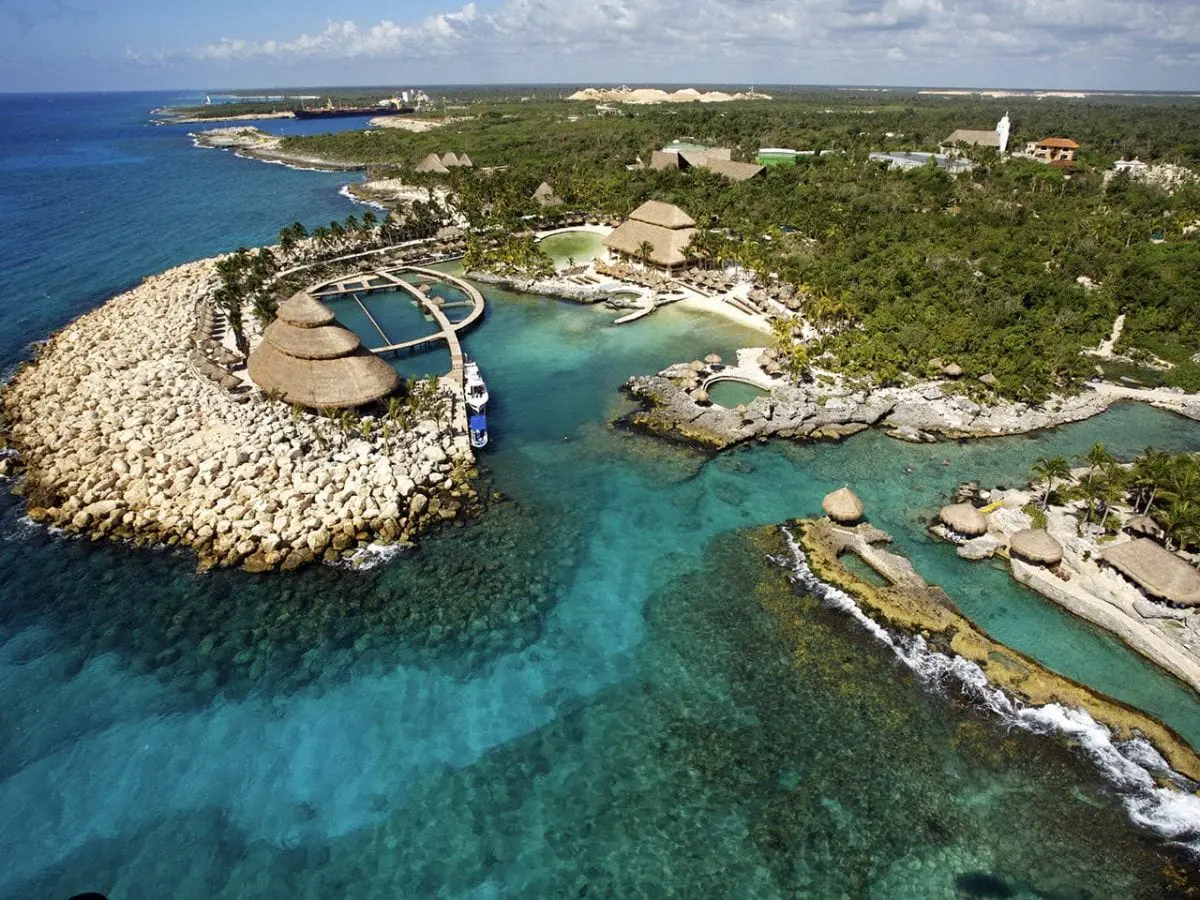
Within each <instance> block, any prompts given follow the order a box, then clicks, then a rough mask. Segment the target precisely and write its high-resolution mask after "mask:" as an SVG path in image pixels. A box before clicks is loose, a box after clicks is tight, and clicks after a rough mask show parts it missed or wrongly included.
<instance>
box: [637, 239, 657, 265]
mask: <svg viewBox="0 0 1200 900" xmlns="http://www.w3.org/2000/svg"><path fill="white" fill-rule="evenodd" d="M637 251H638V256H640V257H641V259H642V268H643V269H645V268H646V267H647V264H648V263H649V262H650V254H651V253H653V252H654V245H653V244H652V243H650V242H649V241H642V242H641V243H640V244H638V248H637Z"/></svg>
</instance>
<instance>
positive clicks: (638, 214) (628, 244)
mask: <svg viewBox="0 0 1200 900" xmlns="http://www.w3.org/2000/svg"><path fill="white" fill-rule="evenodd" d="M695 233H696V223H695V222H694V221H692V217H691V216H689V215H688V214H687V213H685V212H684V211H683V210H682V209H680V208H679V207H678V206H673V205H671V204H670V203H662V202H660V201H658V200H647V201H646V202H645V203H643V204H642V205H641V206H639V207H638V208H637V209H635V210H634V211H633V212H632V213H631V214H630V216H629V218H628V219H626V220H625V221H624V222H623V223H621V225H620V227H618V228H617V229H616V230H615V231H613V232H612V233H611V234H610V235H608V237H606V238H605V239H604V246H605V247H607V248H608V249H609V250H611V251H613V252H614V253H616V254H617V255H619V256H624V257H628V258H630V259H635V260H637V261H639V262H645V263H648V264H650V265H654V266H659V267H660V268H664V269H673V268H676V267H678V266H682V265H683V264H684V263H685V262H687V257H686V256H685V255H684V252H683V251H684V248H685V247H687V245H688V244H689V243H690V242H691V240H692V235H693V234H695ZM643 251H645V253H644V255H643Z"/></svg>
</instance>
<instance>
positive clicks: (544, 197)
mask: <svg viewBox="0 0 1200 900" xmlns="http://www.w3.org/2000/svg"><path fill="white" fill-rule="evenodd" d="M533 199H534V200H536V201H537V202H538V204H539V205H541V206H559V205H561V204H562V202H563V201H562V198H561V197H559V196H558V195H557V194H555V193H554V188H552V187H550V185H549V184H548V183H547V182H545V181H543V182H542V183H541V184H539V185H538V186H537V190H536V191H534V192H533Z"/></svg>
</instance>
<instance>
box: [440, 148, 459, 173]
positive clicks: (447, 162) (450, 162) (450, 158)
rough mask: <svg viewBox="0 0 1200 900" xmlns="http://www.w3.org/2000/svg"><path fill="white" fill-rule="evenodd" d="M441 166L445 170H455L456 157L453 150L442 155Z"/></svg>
mask: <svg viewBox="0 0 1200 900" xmlns="http://www.w3.org/2000/svg"><path fill="white" fill-rule="evenodd" d="M442 165H443V166H445V167H446V168H447V169H457V168H458V157H457V156H455V155H454V151H453V150H447V151H446V152H445V153H444V154H443V155H442Z"/></svg>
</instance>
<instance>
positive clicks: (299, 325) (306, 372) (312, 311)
mask: <svg viewBox="0 0 1200 900" xmlns="http://www.w3.org/2000/svg"><path fill="white" fill-rule="evenodd" d="M248 368H249V371H250V378H251V379H253V381H254V383H255V384H257V385H258V386H259V387H260V388H262V389H263V390H264V391H266V392H268V393H273V394H277V395H278V396H279V397H280V399H282V400H285V401H286V402H288V403H296V404H299V405H300V406H306V407H308V408H310V409H327V408H333V409H350V408H353V407H358V406H366V405H367V404H369V403H374V402H375V401H376V400H381V399H382V398H384V397H386V396H387V395H388V394H390V393H392V392H393V391H395V390H396V388H397V387H399V386H400V376H399V375H397V374H396V370H395V369H393V368H392V367H391V366H389V365H388V364H387V363H385V362H384V361H383V360H382V359H380V358H379V357H377V356H376V355H375V354H374V353H372V352H371V351H370V350H367V349H366V348H365V347H363V346H362V342H361V341H360V340H359V339H358V335H356V334H355V333H354V332H352V331H350V330H349V329H347V328H343V327H342V326H341V325H339V324H337V322H336V321H335V319H334V314H333V311H332V310H331V309H330V308H329V307H328V306H326V305H325V304H323V303H321V302H320V301H319V300H317V299H316V298H315V297H313V296H312V295H311V294H309V293H308V292H307V291H301V292H300V293H298V294H295V295H293V296H292V297H290V298H289V299H287V300H285V301H284V302H283V303H280V304H279V309H278V310H277V312H276V317H275V321H274V322H272V323H271V324H270V325H268V326H267V330H266V331H265V332H264V333H263V339H262V341H261V342H260V343H259V345H258V346H257V347H255V348H254V351H253V352H252V353H251V354H250V359H249V360H248Z"/></svg>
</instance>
